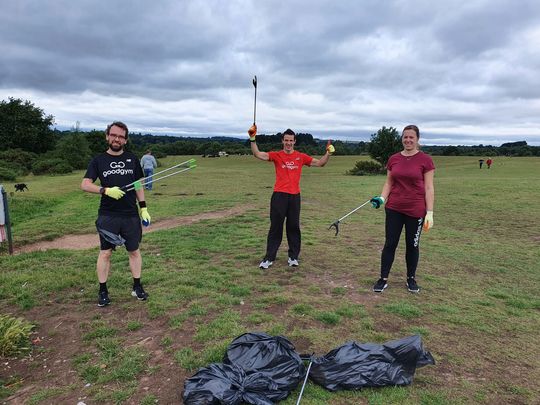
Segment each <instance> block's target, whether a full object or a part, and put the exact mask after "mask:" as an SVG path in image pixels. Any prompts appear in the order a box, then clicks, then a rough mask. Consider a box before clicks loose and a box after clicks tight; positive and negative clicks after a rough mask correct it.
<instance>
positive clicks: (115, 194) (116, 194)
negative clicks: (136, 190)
mask: <svg viewBox="0 0 540 405" xmlns="http://www.w3.org/2000/svg"><path fill="white" fill-rule="evenodd" d="M125 194H126V193H125V192H123V191H122V190H120V187H116V186H115V187H107V188H106V189H105V195H106V196H109V197H111V198H114V199H115V200H119V199H120V198H122V197H123V196H124V195H125Z"/></svg>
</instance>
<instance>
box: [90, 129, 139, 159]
mask: <svg viewBox="0 0 540 405" xmlns="http://www.w3.org/2000/svg"><path fill="white" fill-rule="evenodd" d="M84 136H85V138H86V142H87V143H88V147H89V148H90V154H91V155H92V156H96V155H99V154H100V153H103V152H105V151H106V150H107V141H106V140H105V132H104V131H97V130H95V129H93V130H92V131H90V132H86V133H85V134H84ZM130 141H131V137H130Z"/></svg>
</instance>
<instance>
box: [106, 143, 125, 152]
mask: <svg viewBox="0 0 540 405" xmlns="http://www.w3.org/2000/svg"><path fill="white" fill-rule="evenodd" d="M109 148H111V150H112V151H113V152H120V151H121V150H122V149H124V147H123V146H122V145H119V144H115V143H114V142H109Z"/></svg>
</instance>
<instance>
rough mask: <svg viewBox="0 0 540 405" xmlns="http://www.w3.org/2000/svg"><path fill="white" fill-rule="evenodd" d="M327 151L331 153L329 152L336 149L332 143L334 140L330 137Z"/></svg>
mask: <svg viewBox="0 0 540 405" xmlns="http://www.w3.org/2000/svg"><path fill="white" fill-rule="evenodd" d="M326 151H327V152H328V153H329V154H332V153H334V152H335V151H336V148H334V145H332V140H331V139H329V140H328V143H327V144H326Z"/></svg>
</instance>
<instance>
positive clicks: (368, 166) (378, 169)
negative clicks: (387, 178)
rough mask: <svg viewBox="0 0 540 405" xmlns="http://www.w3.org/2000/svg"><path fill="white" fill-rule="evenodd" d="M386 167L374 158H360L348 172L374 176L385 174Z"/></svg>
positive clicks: (356, 174) (355, 174)
mask: <svg viewBox="0 0 540 405" xmlns="http://www.w3.org/2000/svg"><path fill="white" fill-rule="evenodd" d="M385 173H386V169H385V168H384V167H383V166H381V165H380V164H379V163H377V162H374V161H372V160H367V161H366V160H360V161H358V162H356V164H355V165H354V167H353V168H352V169H351V170H349V171H348V172H347V174H351V175H354V176H370V175H371V176H373V175H378V174H385Z"/></svg>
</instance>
